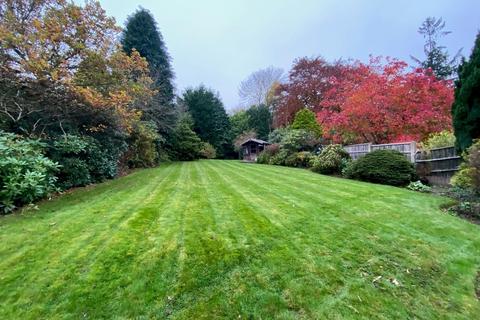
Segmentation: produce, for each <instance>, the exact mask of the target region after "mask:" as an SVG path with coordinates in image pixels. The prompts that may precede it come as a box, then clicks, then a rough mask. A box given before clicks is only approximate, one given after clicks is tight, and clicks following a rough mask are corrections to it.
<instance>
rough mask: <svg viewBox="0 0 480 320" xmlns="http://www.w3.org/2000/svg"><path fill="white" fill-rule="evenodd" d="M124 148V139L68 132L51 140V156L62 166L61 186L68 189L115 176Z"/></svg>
mask: <svg viewBox="0 0 480 320" xmlns="http://www.w3.org/2000/svg"><path fill="white" fill-rule="evenodd" d="M124 150H126V146H125V144H124V141H123V140H121V139H118V140H112V139H105V138H103V139H102V143H100V142H99V141H98V140H96V139H94V138H92V137H88V136H77V135H64V136H61V137H58V138H57V139H56V140H53V141H52V142H51V143H50V147H49V150H48V156H49V157H50V158H51V159H52V160H54V161H56V162H58V163H59V164H60V165H61V167H60V170H59V172H58V174H57V177H58V183H57V185H58V186H59V187H60V188H61V189H63V190H64V189H69V188H73V187H79V186H85V185H88V184H90V183H96V182H101V181H103V180H105V179H111V178H113V177H115V176H116V175H117V172H118V162H119V161H118V159H119V158H120V157H121V155H122V153H123V151H124Z"/></svg>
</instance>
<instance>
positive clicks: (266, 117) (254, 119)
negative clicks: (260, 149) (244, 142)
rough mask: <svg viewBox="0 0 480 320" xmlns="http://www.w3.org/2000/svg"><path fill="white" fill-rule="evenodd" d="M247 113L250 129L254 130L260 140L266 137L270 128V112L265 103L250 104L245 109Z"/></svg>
mask: <svg viewBox="0 0 480 320" xmlns="http://www.w3.org/2000/svg"><path fill="white" fill-rule="evenodd" d="M246 113H247V115H248V125H249V127H250V129H253V130H255V132H256V133H257V137H258V138H259V139H262V140H267V139H268V134H269V133H270V129H271V128H272V114H271V113H270V110H269V109H268V107H267V106H266V105H263V104H261V105H259V106H251V107H250V108H248V109H247V111H246Z"/></svg>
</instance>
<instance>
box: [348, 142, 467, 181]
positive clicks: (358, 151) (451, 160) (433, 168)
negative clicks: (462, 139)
mask: <svg viewBox="0 0 480 320" xmlns="http://www.w3.org/2000/svg"><path fill="white" fill-rule="evenodd" d="M344 149H345V150H346V151H347V152H348V153H349V154H350V157H351V158H352V159H353V160H356V159H358V158H360V157H363V156H364V155H366V154H367V153H369V152H372V151H375V150H379V149H391V150H397V151H399V152H401V153H403V154H404V155H405V157H407V159H408V160H410V162H412V163H415V167H416V170H417V173H418V175H419V176H420V177H421V178H422V179H426V180H428V182H429V183H431V184H433V185H441V186H445V185H448V184H450V179H451V178H452V176H453V175H454V174H455V172H456V171H458V168H459V166H460V163H461V162H462V158H461V157H460V156H459V155H457V153H456V150H455V147H453V146H452V147H445V148H438V149H432V150H430V151H429V152H420V151H417V146H416V143H415V142H402V143H387V144H372V143H361V144H354V145H349V146H344Z"/></svg>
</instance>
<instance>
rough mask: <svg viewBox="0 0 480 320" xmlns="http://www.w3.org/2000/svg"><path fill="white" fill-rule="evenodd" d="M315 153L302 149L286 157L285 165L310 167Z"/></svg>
mask: <svg viewBox="0 0 480 320" xmlns="http://www.w3.org/2000/svg"><path fill="white" fill-rule="evenodd" d="M312 157H313V155H312V153H310V152H308V151H300V152H295V153H293V154H290V155H289V156H288V157H287V158H286V159H285V165H286V166H288V167H296V168H308V167H310V162H311V159H312Z"/></svg>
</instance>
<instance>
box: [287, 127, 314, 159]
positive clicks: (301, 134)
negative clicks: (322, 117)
mask: <svg viewBox="0 0 480 320" xmlns="http://www.w3.org/2000/svg"><path fill="white" fill-rule="evenodd" d="M318 144H319V140H318V138H317V137H316V136H315V134H314V133H312V132H308V131H306V130H302V129H292V130H288V131H287V133H286V134H285V135H284V136H283V138H282V141H281V142H280V147H281V148H282V149H285V150H288V151H289V152H290V153H292V152H298V151H313V150H314V149H315V147H316V146H317V145H318Z"/></svg>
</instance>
